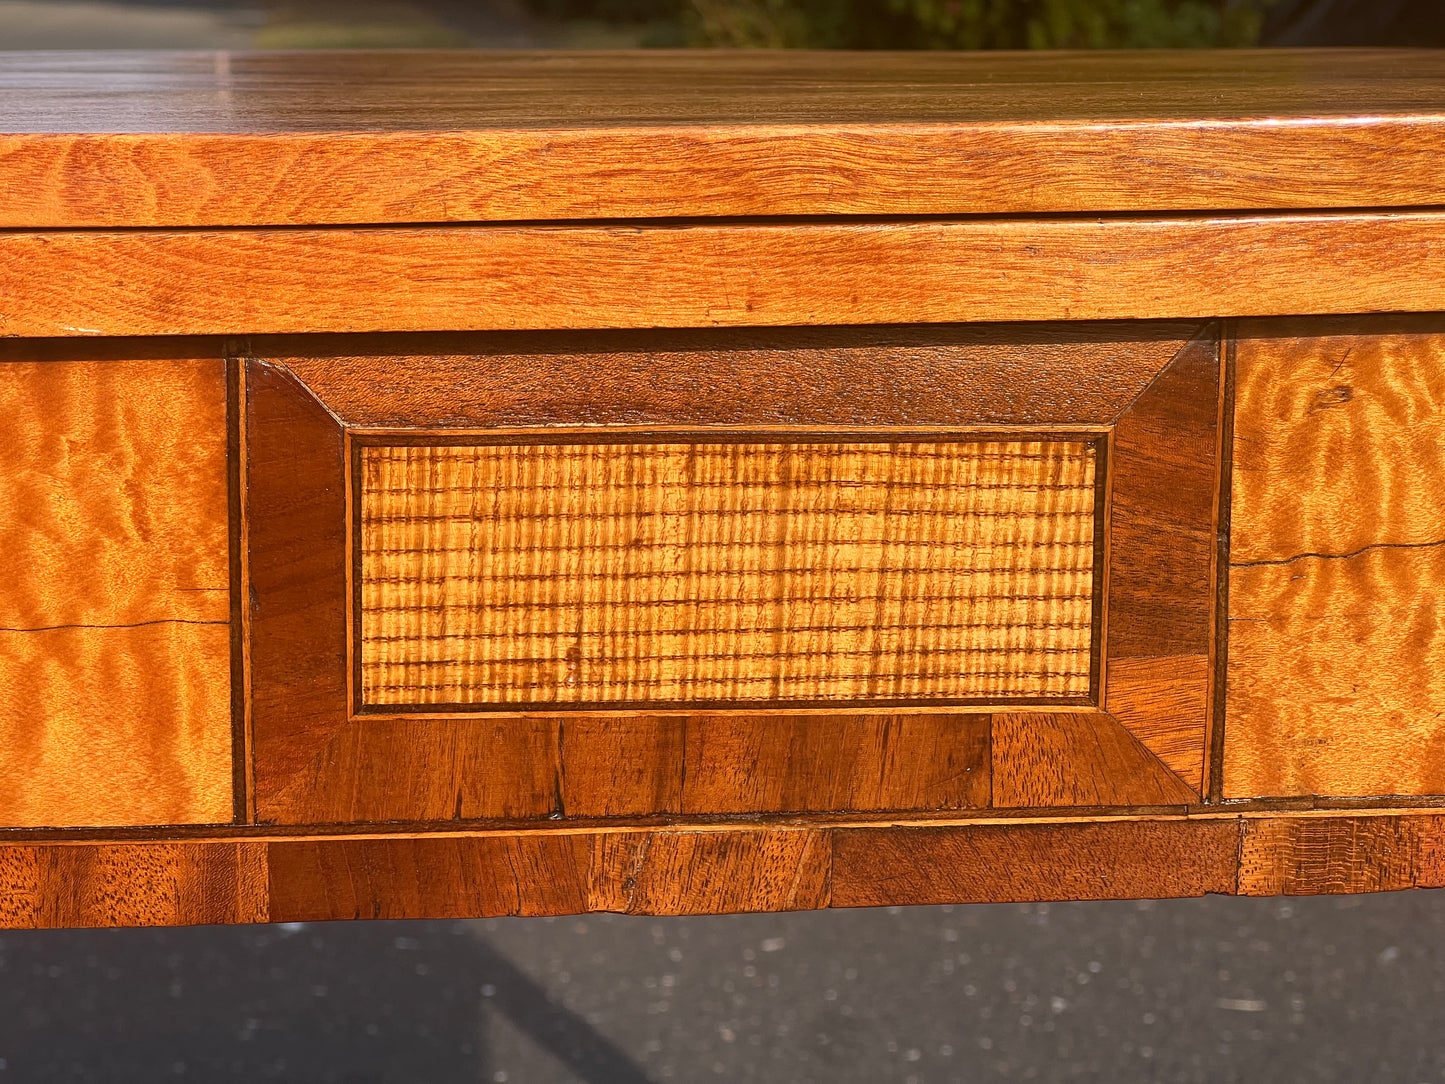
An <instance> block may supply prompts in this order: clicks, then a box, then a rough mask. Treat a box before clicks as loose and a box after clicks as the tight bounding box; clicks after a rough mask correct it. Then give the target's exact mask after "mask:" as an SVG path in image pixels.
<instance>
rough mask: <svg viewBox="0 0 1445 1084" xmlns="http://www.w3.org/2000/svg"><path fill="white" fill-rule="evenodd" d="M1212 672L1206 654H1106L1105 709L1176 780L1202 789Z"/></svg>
mask: <svg viewBox="0 0 1445 1084" xmlns="http://www.w3.org/2000/svg"><path fill="white" fill-rule="evenodd" d="M1211 679H1212V675H1211V673H1210V670H1209V656H1207V655H1165V656H1162V657H1159V658H1148V657H1145V658H1138V659H1110V660H1109V663H1108V677H1107V678H1106V679H1105V682H1104V688H1105V692H1106V700H1105V704H1104V706H1105V708H1106V709H1107V710H1108V712H1109V714H1110V715H1112V716H1113V717H1114V718H1115V719H1117V720H1118V721H1119V722H1120V723H1121V724H1122V725H1123V726H1124V728H1125V729H1126V730H1128V731H1129V733H1131V734H1132V735H1133V736H1134V737H1135V738H1137V739H1138V740H1139V741H1140V742H1141V743H1142V744H1143V745H1144V748H1146V749H1148V750H1149V751H1150V752H1151V753H1153V754H1154V755H1155V756H1156V757H1158V758H1159V760H1160V761H1161V762H1163V764H1164V765H1165V766H1166V767H1168V768H1169V770H1170V771H1172V772H1173V773H1174V774H1175V775H1177V776H1178V777H1179V778H1180V779H1181V780H1183V781H1184V782H1185V783H1186V784H1188V785H1189V786H1190V787H1191V788H1193V790H1194V792H1195V794H1196V795H1200V794H1203V793H1204V791H1203V786H1204V776H1203V773H1204V767H1205V729H1206V728H1205V727H1204V726H1202V725H1201V722H1202V721H1203V720H1205V719H1207V718H1208V712H1209V685H1210V681H1211Z"/></svg>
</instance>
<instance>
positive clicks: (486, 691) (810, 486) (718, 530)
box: [353, 434, 1099, 711]
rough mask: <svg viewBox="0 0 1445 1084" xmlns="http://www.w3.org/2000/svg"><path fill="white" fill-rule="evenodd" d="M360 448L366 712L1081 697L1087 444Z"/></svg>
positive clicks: (955, 439)
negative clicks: (542, 706) (530, 707)
mask: <svg viewBox="0 0 1445 1084" xmlns="http://www.w3.org/2000/svg"><path fill="white" fill-rule="evenodd" d="M443 439H445V438H438V442H437V443H435V444H419V443H413V444H409V445H402V446H399V445H379V444H371V443H361V442H358V443H357V444H356V446H355V458H354V460H353V469H354V471H355V478H354V485H355V492H354V503H355V505H356V518H357V536H356V543H355V554H356V562H355V568H354V569H353V575H354V577H355V580H356V583H357V593H356V600H355V604H356V614H355V621H356V633H355V643H356V648H355V652H356V678H357V681H358V684H359V695H358V704H359V706H360V707H361V709H362V710H367V709H370V710H381V711H398V710H400V711H407V710H421V711H427V710H433V711H434V710H452V711H454V710H485V709H516V708H518V707H529V706H540V705H545V706H548V707H553V708H555V707H588V706H609V707H610V706H621V705H649V706H658V705H663V706H666V705H668V704H677V705H688V706H694V705H699V704H707V705H726V704H759V703H773V702H776V703H786V704H789V705H794V706H796V705H800V704H809V703H817V704H833V703H837V702H840V701H847V702H850V703H854V704H858V703H895V702H902V703H932V704H947V703H988V702H995V701H1032V702H1084V701H1086V700H1087V699H1088V698H1089V697H1090V695H1091V692H1092V682H1093V676H1092V675H1093V673H1094V666H1093V661H1094V660H1093V650H1092V640H1093V636H1092V632H1093V627H1094V623H1095V613H1094V611H1095V595H1096V591H1095V587H1096V575H1095V569H1096V563H1097V561H1096V559H1097V557H1098V556H1099V554H1097V553H1096V549H1097V546H1096V529H1097V528H1098V526H1099V525H1098V523H1097V522H1096V519H1097V515H1096V506H1097V496H1098V495H1097V489H1096V458H1097V451H1098V445H1097V443H1096V439H1095V438H1092V437H1089V436H1082V437H1074V436H1070V437H1069V438H1068V439H1047V440H1045V439H1027V440H999V439H996V438H987V437H967V436H958V435H950V436H947V437H934V436H922V437H920V436H912V435H910V436H907V437H906V438H904V439H900V438H899V437H896V436H887V435H884V436H871V435H870V436H855V435H849V436H848V437H847V438H846V439H834V438H822V437H799V436H795V435H791V434H790V435H787V436H782V435H775V434H769V435H760V436H753V437H735V436H727V437H723V436H719V435H708V436H706V437H699V438H695V439H694V438H689V437H686V436H679V435H677V434H667V435H665V436H655V437H649V436H643V435H636V434H634V435H629V436H625V437H621V438H611V439H609V440H607V441H592V442H589V443H581V442H580V440H579V438H577V437H571V438H564V439H570V440H571V441H573V443H561V442H553V443H540V442H530V443H522V442H520V441H518V439H517V438H503V439H507V440H509V441H511V442H509V443H485V444H481V443H468V444H457V443H442V442H441V441H442V440H443Z"/></svg>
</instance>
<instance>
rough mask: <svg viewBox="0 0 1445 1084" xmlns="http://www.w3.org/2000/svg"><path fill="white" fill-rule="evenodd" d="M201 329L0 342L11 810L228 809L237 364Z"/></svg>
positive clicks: (75, 823) (2, 589)
mask: <svg viewBox="0 0 1445 1084" xmlns="http://www.w3.org/2000/svg"><path fill="white" fill-rule="evenodd" d="M188 349H189V350H196V349H197V348H196V347H195V346H194V345H192V346H189V347H187V346H177V347H175V348H168V347H165V346H159V347H157V346H155V345H153V344H150V345H146V346H145V347H138V346H136V345H135V344H130V345H129V346H127V345H126V344H124V343H117V344H86V345H80V344H77V345H75V346H64V345H59V344H54V343H49V344H36V343H25V342H13V343H10V344H8V345H6V346H5V348H4V350H3V351H0V825H4V826H6V827H89V826H123V825H149V824H191V823H210V822H218V821H229V820H230V819H231V817H232V812H233V811H232V791H231V779H232V761H231V710H230V703H231V700H230V697H231V672H230V657H231V629H230V597H231V596H230V590H229V582H230V581H229V577H230V571H229V547H228V542H227V529H228V494H227V484H226V372H225V363H224V362H223V361H222V360H221V359H220V358H219V357H213V358H206V357H204V356H201V357H187V356H185V353H184V351H186V350H188ZM127 350H129V351H135V352H140V351H141V350H145V351H153V352H155V353H159V354H162V355H165V354H169V355H171V356H147V355H146V354H145V353H141V356H139V357H137V356H134V354H130V355H128V354H127ZM198 352H199V351H198Z"/></svg>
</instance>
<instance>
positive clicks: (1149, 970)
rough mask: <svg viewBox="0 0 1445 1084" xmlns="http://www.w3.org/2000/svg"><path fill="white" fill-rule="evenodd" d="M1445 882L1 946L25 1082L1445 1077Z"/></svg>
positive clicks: (28, 941)
mask: <svg viewBox="0 0 1445 1084" xmlns="http://www.w3.org/2000/svg"><path fill="white" fill-rule="evenodd" d="M1442 1024H1445V891H1431V892H1409V893H1391V894H1382V895H1373V896H1354V897H1324V898H1303V899H1260V900H1236V899H1228V898H1206V899H1203V900H1175V901H1160V902H1151V901H1142V902H1121V903H1079V904H1051V905H1038V904H1035V905H1017V906H1015V905H996V906H995V905H991V906H971V907H952V908H949V907H914V908H888V909H875V910H851V911H831V912H817V913H800V914H789V915H737V916H726V917H702V918H666V919H654V918H636V917H627V916H619V915H593V916H586V917H579V918H561V919H502V920H493V921H483V922H355V923H324V924H316V925H305V926H269V927H267V926H258V927H237V928H222V927H201V928H195V929H179V930H111V931H47V932H11V933H4V934H0V1084H3V1082H5V1081H26V1082H28V1081H90V1080H96V1081H157V1080H174V1079H182V1080H201V1081H255V1080H280V1081H307V1082H309V1081H342V1082H348V1084H382V1082H385V1084H391V1082H402V1081H408V1082H409V1081H425V1082H431V1084H441V1082H451V1081H458V1082H460V1081H469V1082H472V1081H476V1082H488V1081H495V1082H503V1084H505V1082H512V1084H561V1082H584V1084H642V1082H644V1081H714V1080H720V1081H768V1082H771V1081H779V1082H787V1084H803V1082H807V1081H814V1082H818V1084H824V1082H827V1084H834V1082H851V1081H868V1082H875V1081H876V1082H881V1081H898V1082H900V1084H906V1082H913V1084H925V1082H935V1081H969V1082H972V1081H994V1080H1032V1081H1095V1080H1097V1081H1109V1082H1114V1084H1127V1082H1130V1081H1209V1082H1227V1081H1269V1082H1278V1081H1310V1082H1327V1081H1342V1082H1350V1084H1363V1082H1371V1081H1405V1082H1418V1081H1435V1080H1445V1027H1442Z"/></svg>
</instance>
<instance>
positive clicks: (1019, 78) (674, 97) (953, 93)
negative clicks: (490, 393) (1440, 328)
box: [0, 49, 1445, 134]
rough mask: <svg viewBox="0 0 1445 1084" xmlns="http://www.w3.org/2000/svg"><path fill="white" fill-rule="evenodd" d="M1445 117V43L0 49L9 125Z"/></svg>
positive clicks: (441, 127)
mask: <svg viewBox="0 0 1445 1084" xmlns="http://www.w3.org/2000/svg"><path fill="white" fill-rule="evenodd" d="M1344 117H1353V118H1359V117H1445V50H1380V49H1357V50H1356V49H1352V50H1253V51H1212V52H1205V51H1190V52H1185V51H1177V52H1128V53H1125V52H1095V53H1077V52H1076V53H973V54H969V53H942V52H938V53H935V52H923V53H883V52H878V53H824V52H726V53H719V52H702V51H696V50H692V51H649V52H594V53H558V52H552V53H546V52H452V51H427V52H421V51H398V52H319V53H317V52H304V53H303V52H289V53H225V52H210V53H198V52H196V53H158V52H146V53H139V52H131V53H126V52H74V53H63V52H50V53H45V52H36V53H5V54H0V132H4V133H12V134H13V133H67V134H82V133H137V134H140V133H209V134H222V133H227V134H261V133H289V132H298V133H299V132H368V133H377V132H428V131H430V132H444V131H484V130H516V129H528V130H537V129H557V128H570V129H577V128H583V129H592V128H619V127H620V128H628V127H659V126H663V127H665V126H693V125H709V126H728V125H747V126H755V125H768V126H778V125H835V126H836V125H912V124H919V125H939V124H1000V125H1036V124H1059V123H1064V124H1068V123H1078V122H1082V123H1098V122H1104V123H1120V122H1124V123H1127V122H1131V121H1153V120H1179V121H1201V120H1205V121H1207V120H1218V121H1226V122H1228V121H1240V120H1269V119H1278V120H1306V119H1324V120H1327V119H1330V118H1344Z"/></svg>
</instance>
